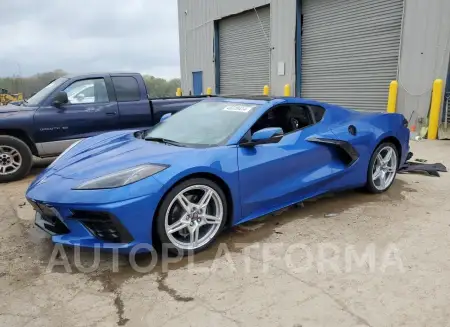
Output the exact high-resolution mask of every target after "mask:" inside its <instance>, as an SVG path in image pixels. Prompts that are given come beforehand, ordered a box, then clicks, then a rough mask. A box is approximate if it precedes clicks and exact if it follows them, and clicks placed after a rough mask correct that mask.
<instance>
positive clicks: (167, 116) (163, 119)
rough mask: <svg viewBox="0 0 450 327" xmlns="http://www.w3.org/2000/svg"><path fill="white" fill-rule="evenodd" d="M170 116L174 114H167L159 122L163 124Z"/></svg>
mask: <svg viewBox="0 0 450 327" xmlns="http://www.w3.org/2000/svg"><path fill="white" fill-rule="evenodd" d="M170 116H172V114H171V113H170V112H169V113H168V114H165V115H163V116H162V117H161V119H160V120H159V122H163V121H165V120H166V119H167V118H169V117H170Z"/></svg>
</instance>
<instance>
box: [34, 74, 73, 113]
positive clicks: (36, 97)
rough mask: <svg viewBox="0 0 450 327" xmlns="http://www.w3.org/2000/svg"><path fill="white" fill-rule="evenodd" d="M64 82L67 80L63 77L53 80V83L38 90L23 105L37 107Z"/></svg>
mask: <svg viewBox="0 0 450 327" xmlns="http://www.w3.org/2000/svg"><path fill="white" fill-rule="evenodd" d="M65 81H67V78H64V77H60V78H58V79H55V80H54V81H53V82H51V83H50V84H48V85H47V86H46V87H44V88H43V89H42V90H40V91H39V92H38V93H36V94H35V95H33V96H32V97H31V98H29V99H28V100H27V101H26V102H25V105H27V106H38V105H39V104H40V103H41V102H42V101H43V100H44V99H45V98H47V97H48V96H49V94H50V93H52V92H53V91H54V90H55V89H56V88H57V87H59V86H60V85H61V84H63V83H64V82H65Z"/></svg>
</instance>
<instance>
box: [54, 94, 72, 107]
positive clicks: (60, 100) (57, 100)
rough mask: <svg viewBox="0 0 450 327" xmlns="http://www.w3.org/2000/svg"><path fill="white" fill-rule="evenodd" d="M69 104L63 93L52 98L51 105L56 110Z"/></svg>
mask: <svg viewBox="0 0 450 327" xmlns="http://www.w3.org/2000/svg"><path fill="white" fill-rule="evenodd" d="M66 103H69V98H68V97H67V93H66V92H64V91H61V92H58V93H57V94H56V95H55V96H54V97H53V105H54V106H55V107H56V108H60V107H61V106H62V105H64V104H66Z"/></svg>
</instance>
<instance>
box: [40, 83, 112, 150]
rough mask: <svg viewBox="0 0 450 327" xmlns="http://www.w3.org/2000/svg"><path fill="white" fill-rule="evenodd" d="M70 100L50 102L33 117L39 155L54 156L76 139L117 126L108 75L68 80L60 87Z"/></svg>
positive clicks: (110, 129)
mask: <svg viewBox="0 0 450 327" xmlns="http://www.w3.org/2000/svg"><path fill="white" fill-rule="evenodd" d="M62 90H63V91H64V92H66V93H67V95H68V99H69V103H67V104H64V105H62V106H60V107H59V108H57V107H55V106H53V105H52V104H51V101H50V103H47V104H46V105H44V106H42V107H40V108H39V109H38V111H37V112H36V114H35V116H34V120H35V127H36V129H35V140H36V143H38V149H39V153H40V155H41V156H51V155H56V154H59V153H61V152H62V151H64V150H65V149H66V148H67V147H68V146H70V144H72V143H73V142H74V141H76V140H78V139H83V138H86V137H90V136H95V135H97V134H100V133H104V132H108V131H112V130H115V129H118V109H117V102H116V101H115V98H114V93H113V90H112V88H111V81H110V80H109V77H107V76H102V77H100V76H99V77H90V78H85V79H79V80H71V81H70V82H68V83H66V84H65V85H63V86H62Z"/></svg>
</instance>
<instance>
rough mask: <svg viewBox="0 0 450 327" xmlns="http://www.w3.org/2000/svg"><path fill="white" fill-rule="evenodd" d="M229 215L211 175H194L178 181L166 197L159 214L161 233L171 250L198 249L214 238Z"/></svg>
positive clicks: (185, 250)
mask: <svg viewBox="0 0 450 327" xmlns="http://www.w3.org/2000/svg"><path fill="white" fill-rule="evenodd" d="M226 217H227V204H226V198H225V195H224V193H223V191H222V190H221V188H220V187H219V186H218V185H217V184H216V183H214V182H212V181H210V180H208V179H203V178H199V179H191V180H188V181H186V182H183V183H181V184H179V185H177V186H176V187H175V188H174V189H173V190H172V191H171V192H169V194H168V195H167V196H166V197H165V199H164V200H163V204H162V205H161V208H160V211H159V215H158V217H157V220H158V221H157V230H158V235H159V237H160V240H161V241H162V242H163V244H164V243H166V244H168V245H169V247H168V250H169V251H170V252H172V253H183V255H186V254H188V253H190V252H198V251H201V250H203V249H205V248H206V247H208V246H209V245H210V244H211V243H212V242H213V241H214V240H215V238H216V237H217V235H218V234H219V233H220V231H221V230H222V228H223V226H224V224H225V220H226Z"/></svg>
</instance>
